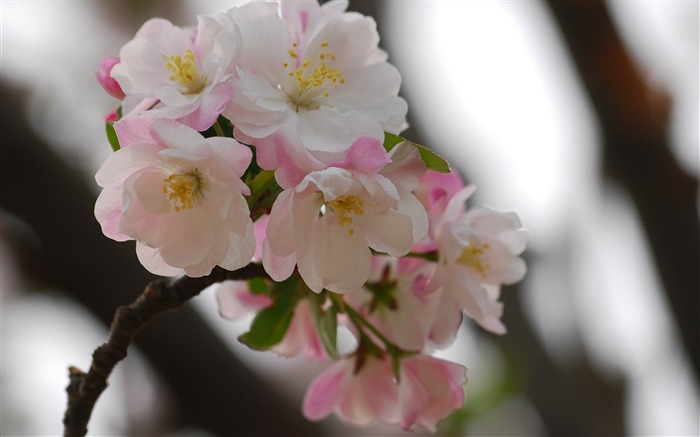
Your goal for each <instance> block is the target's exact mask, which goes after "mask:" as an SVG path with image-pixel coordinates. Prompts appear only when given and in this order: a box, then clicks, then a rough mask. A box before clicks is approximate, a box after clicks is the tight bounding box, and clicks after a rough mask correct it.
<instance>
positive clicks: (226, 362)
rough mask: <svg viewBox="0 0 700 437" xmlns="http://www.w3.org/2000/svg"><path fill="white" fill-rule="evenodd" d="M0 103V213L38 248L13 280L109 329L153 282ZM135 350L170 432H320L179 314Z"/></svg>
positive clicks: (77, 177)
mask: <svg viewBox="0 0 700 437" xmlns="http://www.w3.org/2000/svg"><path fill="white" fill-rule="evenodd" d="M0 96H1V97H2V98H0V123H1V127H2V128H1V129H0V135H1V138H0V145H1V147H0V207H2V208H4V209H6V210H7V211H9V212H11V213H12V214H14V215H16V216H17V217H19V218H21V219H22V220H24V221H25V222H26V223H27V224H28V225H29V226H30V227H31V228H32V229H33V230H34V232H36V234H37V235H38V237H39V239H40V242H41V250H40V251H39V252H37V253H35V254H33V256H32V257H31V258H25V259H24V260H19V261H20V262H22V261H23V266H22V271H23V272H26V274H27V277H28V278H31V279H32V280H34V281H42V282H43V283H45V284H48V285H49V286H51V287H56V288H59V289H61V290H63V291H65V292H66V293H68V294H69V295H70V296H72V297H74V298H75V299H76V300H77V301H79V302H81V303H82V304H83V305H84V306H85V308H86V309H88V310H89V311H90V312H91V313H93V314H94V315H96V316H97V317H98V318H99V319H100V320H101V321H103V322H104V323H105V325H109V323H110V321H111V320H112V316H113V315H114V310H115V309H116V308H118V307H119V306H121V305H123V304H124V302H130V301H132V300H134V298H135V292H134V290H141V289H143V286H144V284H147V283H149V282H150V281H152V280H153V279H154V277H153V276H152V275H150V274H149V273H148V272H146V271H145V269H144V268H143V267H142V266H141V265H140V264H139V263H138V261H137V259H136V255H135V253H134V246H133V245H132V244H129V243H115V242H114V241H111V240H109V239H107V238H105V237H104V235H102V232H101V231H100V228H99V225H98V224H97V221H96V220H95V218H94V213H93V209H94V205H95V197H96V194H95V193H94V192H93V191H91V190H90V189H89V185H88V183H87V181H86V178H85V177H84V176H83V175H82V174H81V173H80V172H78V171H77V170H76V169H75V168H73V167H71V166H69V165H68V164H66V162H64V161H63V160H62V159H61V158H60V157H59V156H58V155H57V154H56V153H55V152H54V151H53V150H51V149H49V148H48V147H47V146H46V145H45V144H44V143H43V142H42V141H41V139H39V138H37V136H36V135H35V134H34V133H33V132H32V131H31V130H30V129H29V127H28V125H27V122H26V119H25V117H24V105H23V102H24V96H23V95H22V94H21V93H19V92H18V91H17V90H12V89H8V88H7V87H5V86H2V88H1V89H0ZM97 146H99V145H96V147H97ZM105 147H107V146H106V145H105ZM130 290H131V291H130ZM135 344H136V346H137V347H138V348H139V350H140V351H141V352H143V354H144V356H145V358H146V359H147V360H148V361H149V362H150V364H151V365H152V366H153V367H154V369H155V371H156V372H157V374H158V376H159V377H160V378H161V379H162V381H163V382H165V383H166V384H167V386H168V387H169V388H170V393H172V395H173V399H172V401H173V405H174V408H175V409H176V411H175V414H173V415H172V419H175V420H177V421H178V422H177V423H173V424H171V425H172V426H181V427H182V426H189V427H194V428H200V429H205V430H207V431H208V432H210V433H213V434H215V435H230V434H232V433H234V432H235V433H239V434H241V435H250V436H255V435H288V434H289V433H290V430H293V433H294V434H298V435H318V434H319V432H320V431H319V427H318V426H317V425H315V424H311V423H309V422H307V421H306V420H304V419H303V418H302V417H301V414H299V408H298V407H297V406H293V405H291V403H290V402H288V401H287V400H286V399H284V398H281V396H280V394H279V391H278V390H277V389H276V388H275V387H273V386H271V385H270V383H269V382H266V381H265V380H263V379H261V378H260V377H258V376H257V375H255V374H254V373H252V372H251V371H250V369H248V368H247V367H246V366H244V365H243V364H242V363H241V362H240V361H239V360H238V359H237V358H236V357H235V355H233V353H232V352H231V350H230V349H229V347H228V346H227V344H226V343H225V342H224V341H223V340H222V339H221V338H219V336H218V335H217V334H216V333H215V332H213V330H212V329H211V327H210V326H209V325H208V323H207V322H206V321H205V320H203V319H202V317H201V316H200V315H199V313H197V311H195V309H194V308H193V307H191V306H189V305H186V306H184V307H182V308H181V309H180V310H178V311H177V312H170V313H166V314H163V315H162V316H160V317H159V319H158V323H153V324H152V325H151V326H150V327H149V329H146V330H143V331H142V332H141V333H140V334H139V336H138V337H137V338H136V340H135ZM184 375H187V376H188V377H186V378H185V377H183V376H184ZM192 375H196V377H192Z"/></svg>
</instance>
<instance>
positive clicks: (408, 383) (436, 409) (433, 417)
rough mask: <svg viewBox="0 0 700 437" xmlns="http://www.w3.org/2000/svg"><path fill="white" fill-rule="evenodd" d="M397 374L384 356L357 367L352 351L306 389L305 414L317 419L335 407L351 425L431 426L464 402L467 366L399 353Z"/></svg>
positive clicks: (340, 415) (366, 361)
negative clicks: (376, 423)
mask: <svg viewBox="0 0 700 437" xmlns="http://www.w3.org/2000/svg"><path fill="white" fill-rule="evenodd" d="M398 376H399V379H398V380H397V379H396V375H395V374H394V371H393V370H392V366H391V359H390V358H389V357H388V356H385V357H383V358H377V357H374V356H368V357H366V358H365V359H364V361H363V362H362V364H361V365H360V366H359V368H358V363H357V361H356V359H355V358H354V357H349V358H345V359H343V360H340V361H337V362H336V363H334V364H333V365H331V366H330V367H328V368H327V369H326V370H324V371H323V372H322V373H321V374H320V375H319V376H318V377H316V379H315V380H314V381H313V382H312V383H311V385H310V386H309V388H308V389H307V391H306V395H305V397H304V404H303V411H304V415H305V416H306V417H307V418H308V419H310V420H320V419H322V418H324V417H326V416H327V415H329V414H330V413H332V412H335V413H336V414H337V415H338V417H340V418H341V419H342V420H344V421H346V422H349V423H352V424H353V425H359V426H366V425H370V424H372V423H374V422H375V421H380V422H383V423H386V424H388V425H400V426H401V427H402V428H403V429H404V430H406V431H408V430H410V429H411V428H412V427H413V425H416V426H418V427H421V428H425V429H427V430H429V431H433V432H434V431H435V430H436V425H437V423H438V422H439V421H440V420H442V419H444V418H446V417H447V416H448V415H449V414H450V413H452V412H453V411H454V410H456V409H459V408H461V407H462V406H463V405H464V391H463V390H464V389H463V385H464V384H465V383H466V380H467V378H466V369H465V368H464V367H463V366H461V365H459V364H456V363H451V362H449V361H444V360H440V359H437V358H433V357H430V356H427V355H413V356H409V357H406V358H402V359H401V362H400V364H399V373H398Z"/></svg>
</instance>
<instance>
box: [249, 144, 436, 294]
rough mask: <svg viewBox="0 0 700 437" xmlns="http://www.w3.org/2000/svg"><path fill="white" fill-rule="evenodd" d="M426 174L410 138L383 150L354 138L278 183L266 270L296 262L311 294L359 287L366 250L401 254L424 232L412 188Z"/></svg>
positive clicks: (283, 271)
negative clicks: (321, 163) (334, 154)
mask: <svg viewBox="0 0 700 437" xmlns="http://www.w3.org/2000/svg"><path fill="white" fill-rule="evenodd" d="M424 172H425V165H424V164H423V162H422V161H421V159H420V156H419V155H418V152H417V151H416V149H415V148H414V147H413V146H411V145H410V144H408V143H403V144H400V145H398V146H396V147H395V148H394V149H392V151H391V153H390V154H388V155H387V153H386V152H385V151H384V149H383V147H382V145H381V144H380V142H379V140H377V139H375V138H371V137H364V138H360V139H359V140H357V141H356V142H354V143H353V144H352V146H351V147H350V150H349V152H348V155H347V157H346V158H345V159H344V160H342V161H340V162H338V163H336V165H334V166H330V167H328V168H326V169H323V170H317V171H313V172H311V173H309V174H307V175H306V176H305V177H304V178H303V179H302V180H301V182H300V183H298V184H297V185H295V186H291V187H284V185H283V187H284V188H286V189H285V191H283V192H282V193H281V194H280V195H279V197H278V198H277V200H276V201H275V203H274V205H273V207H272V212H271V213H270V221H269V223H268V227H267V240H266V243H265V246H264V248H263V265H264V266H265V269H266V270H267V272H268V273H269V274H270V275H271V276H272V278H273V279H275V280H283V279H285V278H287V277H288V276H289V275H290V274H291V273H292V270H293V268H294V265H298V268H299V273H300V274H301V277H302V278H303V279H304V281H305V282H306V284H307V285H308V286H309V288H311V289H312V290H314V291H316V292H320V291H321V290H322V289H323V288H327V289H328V290H331V291H335V292H339V293H342V292H349V291H353V290H356V289H358V288H359V287H361V286H362V285H363V284H364V283H365V281H366V280H367V277H368V276H369V273H370V262H371V258H372V255H371V251H370V248H371V249H374V250H376V251H378V252H385V253H387V254H389V255H392V256H402V255H405V254H407V253H408V252H409V250H410V249H411V246H413V244H414V243H415V242H416V241H419V240H420V239H422V238H423V237H424V236H425V234H426V232H427V217H426V213H425V209H424V208H423V206H422V205H421V204H420V202H418V200H417V199H416V198H415V196H413V194H411V190H412V189H413V188H414V187H415V185H417V182H418V178H419V177H420V176H421V175H422V174H423V173H424Z"/></svg>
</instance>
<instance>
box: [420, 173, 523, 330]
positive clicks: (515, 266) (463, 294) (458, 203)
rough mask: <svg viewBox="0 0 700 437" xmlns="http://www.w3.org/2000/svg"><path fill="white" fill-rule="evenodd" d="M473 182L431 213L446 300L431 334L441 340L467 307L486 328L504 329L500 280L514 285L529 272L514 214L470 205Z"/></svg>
mask: <svg viewBox="0 0 700 437" xmlns="http://www.w3.org/2000/svg"><path fill="white" fill-rule="evenodd" d="M473 192H474V187H473V186H469V187H465V188H463V189H462V190H460V191H458V192H457V193H456V194H455V195H454V196H453V197H452V198H451V199H450V201H449V202H448V203H447V204H445V206H444V208H442V209H441V214H439V215H437V214H436V215H434V216H433V215H431V218H432V220H431V221H432V222H431V233H432V234H433V235H432V237H433V240H434V241H435V242H436V244H437V246H438V248H439V258H440V259H439V263H438V267H437V270H436V272H435V274H434V275H433V277H432V279H431V281H432V282H433V287H434V288H440V291H439V293H441V303H440V304H439V307H440V308H439V309H438V316H437V317H436V322H435V325H434V328H433V330H434V332H433V333H432V336H433V340H434V341H436V342H437V343H443V342H446V341H449V340H450V338H451V337H452V336H453V335H454V331H455V330H456V326H451V325H452V324H458V323H459V320H461V313H460V312H455V308H463V309H464V310H466V312H467V314H468V315H469V316H470V317H472V318H473V319H474V320H475V321H476V322H477V323H479V324H480V325H481V326H482V327H484V328H485V329H487V330H489V331H491V332H494V333H499V334H502V333H505V327H504V326H503V324H502V323H501V321H500V317H501V314H502V311H503V310H502V304H501V303H499V302H498V297H499V293H500V287H501V285H504V284H505V285H507V284H513V283H515V282H518V281H520V280H521V279H522V278H523V276H524V275H525V271H526V268H525V263H524V261H523V260H522V259H521V258H520V257H519V255H520V254H521V253H522V252H523V251H524V250H525V247H526V245H527V233H526V232H525V231H524V230H522V229H521V224H520V219H519V218H518V216H517V215H516V214H515V213H512V212H501V211H497V210H494V209H492V208H488V207H477V208H471V209H468V210H465V201H466V200H467V198H469V197H470V196H471V194H472V193H473Z"/></svg>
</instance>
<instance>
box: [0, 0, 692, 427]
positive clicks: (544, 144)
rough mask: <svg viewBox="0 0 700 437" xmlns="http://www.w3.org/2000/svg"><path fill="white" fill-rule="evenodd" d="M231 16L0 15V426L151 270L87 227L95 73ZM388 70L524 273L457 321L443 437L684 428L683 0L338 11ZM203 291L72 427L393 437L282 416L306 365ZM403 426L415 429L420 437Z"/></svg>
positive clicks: (687, 258)
mask: <svg viewBox="0 0 700 437" xmlns="http://www.w3.org/2000/svg"><path fill="white" fill-rule="evenodd" d="M233 4H234V2H228V1H192V2H186V1H159V0H156V1H154V0H151V1H144V0H138V1H137V0H130V1H92V2H90V1H77V0H76V1H70V0H69V1H58V0H57V1H37V2H33V1H32V2H29V1H2V3H0V8H1V9H0V15H1V16H2V41H1V43H2V46H1V52H0V54H1V59H0V62H1V64H0V70H1V71H0V72H1V74H2V77H1V84H0V85H1V86H2V88H1V90H2V94H1V97H0V102H1V103H0V108H1V109H0V135H1V137H0V157H1V158H0V263H1V264H0V285H1V287H2V289H1V290H2V291H1V293H2V295H1V299H2V300H1V305H0V308H1V311H2V314H1V319H0V321H1V334H2V341H1V344H0V347H1V348H2V350H1V360H2V361H1V372H0V378H1V379H0V385H1V387H2V388H1V394H2V399H1V404H0V414H1V417H0V423H1V424H0V433H1V434H2V435H3V436H4V435H8V436H9V435H59V434H61V432H62V424H61V418H62V415H63V411H64V409H65V404H66V396H65V392H64V389H65V386H66V385H67V383H68V378H67V373H68V372H67V367H68V366H69V365H76V366H78V367H80V368H82V369H84V370H86V369H87V367H88V366H89V363H90V356H91V354H92V351H93V350H94V349H95V347H97V346H98V345H99V344H101V343H102V342H103V341H104V340H105V338H106V333H107V326H108V323H109V321H110V320H111V317H112V315H113V313H114V310H115V309H116V308H117V307H118V306H119V305H122V304H126V303H128V302H131V301H132V300H133V299H135V297H136V296H137V295H138V294H139V293H140V292H141V291H142V290H143V288H144V286H145V285H146V283H147V282H149V281H150V280H152V279H153V277H152V276H150V275H149V274H148V273H147V272H146V271H145V270H144V269H143V268H142V267H141V266H140V265H139V264H138V262H137V260H136V257H135V254H134V248H133V245H132V244H129V243H115V242H113V241H111V240H108V239H107V238H105V237H104V236H103V235H102V233H101V232H100V229H99V226H98V224H97V222H96V221H95V219H94V216H93V212H92V209H93V205H94V200H95V198H96V195H97V193H98V191H97V188H98V187H97V186H96V184H95V182H94V179H93V176H94V173H95V172H96V171H97V169H98V167H99V166H100V164H101V163H102V161H103V160H104V159H105V158H106V157H107V156H108V155H109V153H110V150H111V149H110V147H109V145H108V143H107V140H106V139H105V136H104V128H103V117H104V115H105V114H107V113H108V112H109V111H111V110H112V109H114V108H115V106H116V105H117V102H115V101H114V100H113V99H112V98H111V97H109V96H108V95H106V93H104V92H102V90H101V88H100V87H99V85H98V84H97V82H96V80H95V79H94V71H95V70H96V69H97V68H98V65H99V62H100V60H101V59H102V58H103V57H104V56H107V55H116V54H118V51H119V48H120V47H121V46H122V45H123V44H125V43H126V42H127V41H129V40H130V39H131V38H132V36H133V34H134V33H135V32H136V30H137V29H138V28H139V27H140V25H141V24H142V23H143V22H144V21H145V20H147V19H148V18H150V17H153V16H161V17H165V18H168V19H170V20H171V21H173V23H175V24H177V25H181V26H185V25H192V24H194V23H195V14H197V13H211V12H215V11H219V10H223V9H226V8H228V7H230V6H232V5H233ZM350 9H351V10H357V11H361V12H363V13H365V14H369V15H372V16H374V17H375V18H376V19H377V21H378V27H379V31H380V34H381V36H382V43H381V45H382V47H383V48H384V49H386V50H387V51H388V52H389V55H390V61H391V62H392V63H394V64H395V65H396V66H397V67H398V68H399V70H400V71H401V73H402V76H403V86H402V95H403V96H404V97H405V98H406V100H407V101H408V103H409V123H410V126H411V127H410V129H409V130H408V131H406V132H405V133H404V136H405V137H406V138H408V139H411V140H413V141H415V142H418V143H421V144H424V145H426V146H429V147H431V148H433V149H435V150H436V151H438V152H439V153H441V154H443V155H444V156H445V157H446V158H447V159H448V160H449V161H450V162H451V163H452V165H453V168H454V169H455V170H456V171H459V172H460V174H462V175H463V176H464V178H465V179H466V180H467V181H468V182H470V183H474V184H476V185H477V187H478V191H477V195H476V198H475V199H474V200H473V202H472V204H488V205H491V206H493V207H496V208H500V209H506V210H514V211H516V212H518V214H519V215H520V216H521V218H522V221H523V224H524V227H525V228H527V229H528V231H529V232H530V239H531V244H530V247H529V249H528V252H527V254H526V257H527V262H528V266H529V273H528V275H527V277H526V278H525V280H524V281H523V283H522V284H520V285H519V286H517V287H506V288H505V289H504V291H503V297H502V300H503V302H504V303H505V315H504V322H505V324H506V326H507V327H508V328H509V333H508V334H507V335H505V336H503V337H498V336H493V335H489V334H487V333H485V332H483V331H480V330H479V329H478V328H477V327H476V326H475V325H474V324H472V323H470V322H469V321H466V322H465V323H464V326H463V327H462V328H463V329H462V330H461V331H460V335H459V337H458V339H457V341H456V342H455V345H454V346H453V347H452V348H450V349H449V350H448V351H444V352H443V353H442V355H443V356H446V357H448V358H450V359H453V360H455V361H458V362H460V363H461V364H463V365H465V366H466V367H467V368H468V369H469V378H470V381H469V383H468V384H467V386H466V392H467V405H466V407H465V408H464V409H463V410H462V411H459V412H457V413H456V414H455V415H453V416H452V417H451V418H449V419H448V420H446V421H445V422H444V423H443V424H442V426H441V429H440V432H441V434H443V435H492V436H501V435H532V436H539V435H552V436H576V435H580V436H590V435H600V436H602V435H610V436H618V435H633V436H697V435H699V434H700V429H699V427H700V401H699V391H698V381H699V376H700V338H699V337H698V334H699V333H700V328H699V326H698V316H700V285H699V280H700V259H699V255H698V252H699V250H700V237H699V229H700V223H699V221H698V185H697V179H698V168H699V166H700V162H699V158H698V144H699V143H698V141H699V139H698V131H699V126H698V119H699V117H700V114H699V110H698V106H699V103H698V97H699V93H700V90H699V77H700V76H699V72H698V66H699V51H700V47H699V34H698V27H699V24H698V21H699V17H700V16H699V5H698V2H697V1H609V2H600V1H597V0H585V1H556V0H548V1H544V0H542V1H535V0H531V1H527V0H525V1H497V0H493V1H479V0H476V1H464V0H459V1H458V0H453V1H449V0H442V1H400V0H397V1H384V2H375V1H353V0H351V1H350ZM248 322H249V321H247V320H244V321H242V322H240V323H230V322H227V321H224V320H223V319H221V318H220V317H218V315H217V310H216V304H215V299H214V295H213V293H210V292H205V293H203V294H202V295H201V296H200V297H198V298H197V299H195V300H194V301H193V302H192V303H191V304H188V305H187V306H186V307H185V308H183V309H182V310H179V311H176V312H173V313H169V314H166V315H164V316H162V317H160V318H158V319H156V320H155V321H154V322H153V323H152V324H151V325H149V326H148V327H147V328H146V329H145V330H144V331H143V332H141V333H140V334H139V336H138V337H137V347H136V348H135V349H134V350H133V351H132V353H131V354H130V356H129V358H128V359H127V360H125V361H124V362H122V363H120V364H119V366H118V368H117V370H116V372H115V374H114V375H113V376H112V378H111V380H110V383H111V386H110V388H109V389H108V390H107V391H106V392H105V394H104V395H103V397H102V398H101V399H100V400H99V402H98V403H97V407H96V409H95V412H94V415H93V418H92V420H91V423H90V434H91V435H168V436H177V435H222V436H223V435H304V436H310V435H387V434H400V432H397V431H395V430H393V429H389V428H386V427H381V426H375V427H371V428H368V429H357V428H351V427H347V426H344V425H342V424H341V423H339V421H337V420H336V419H332V418H331V419H327V420H325V421H323V422H321V423H318V424H312V423H308V422H307V421H306V420H305V419H303V418H302V416H301V399H302V397H303V393H304V390H305V388H306V386H307V385H308V383H309V382H310V380H311V379H312V378H313V377H314V376H315V375H316V374H317V373H318V371H320V370H321V369H322V368H323V367H324V365H323V364H316V363H311V364H309V363H306V362H304V361H303V360H287V359H279V358H277V357H275V356H274V355H273V354H271V353H264V354H263V353H256V352H250V351H248V350H246V349H245V347H243V346H241V345H240V344H238V343H237V341H236V337H237V336H238V335H239V334H240V333H242V332H244V330H245V328H246V323H248ZM414 434H420V433H414Z"/></svg>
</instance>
